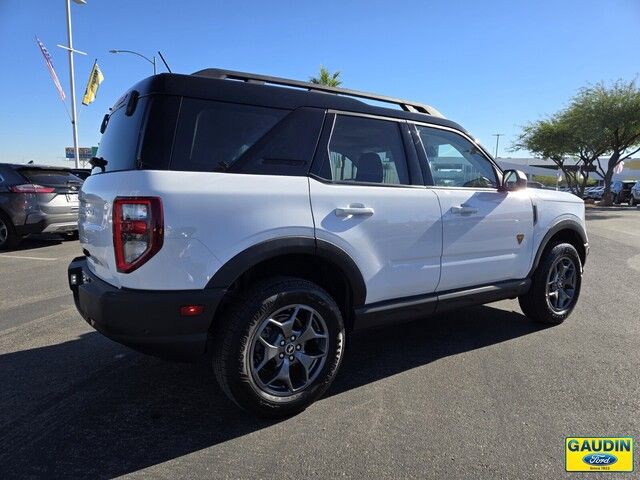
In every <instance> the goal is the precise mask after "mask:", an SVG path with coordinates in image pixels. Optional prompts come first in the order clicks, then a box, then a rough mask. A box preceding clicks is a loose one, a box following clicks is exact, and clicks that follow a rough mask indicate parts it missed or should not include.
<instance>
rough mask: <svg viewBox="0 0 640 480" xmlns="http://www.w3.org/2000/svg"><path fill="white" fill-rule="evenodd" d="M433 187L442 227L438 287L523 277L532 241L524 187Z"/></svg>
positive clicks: (529, 204)
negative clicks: (438, 202)
mask: <svg viewBox="0 0 640 480" xmlns="http://www.w3.org/2000/svg"><path fill="white" fill-rule="evenodd" d="M434 191H435V192H436V194H437V195H438V198H439V199H440V204H441V207H442V223H443V229H444V234H443V250H442V275H441V279H440V283H439V285H438V291H447V290H454V289H458V288H464V287H470V286H474V285H484V284H488V283H492V282H498V281H504V280H515V279H521V278H525V277H526V276H527V273H528V271H529V267H530V265H531V261H532V254H533V245H534V238H533V208H532V205H531V199H530V197H529V194H528V191H527V190H521V191H515V192H500V191H497V190H492V189H481V190H474V189H469V188H459V189H453V188H438V189H434ZM462 209H466V210H462ZM467 212H468V213H467Z"/></svg>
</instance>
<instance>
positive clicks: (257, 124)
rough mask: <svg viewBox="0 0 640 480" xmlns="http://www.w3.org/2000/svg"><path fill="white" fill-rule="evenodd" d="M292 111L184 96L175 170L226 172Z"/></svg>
mask: <svg viewBox="0 0 640 480" xmlns="http://www.w3.org/2000/svg"><path fill="white" fill-rule="evenodd" d="M287 113H289V111H288V110H281V109H274V108H266V107H257V106H250V105H240V104H234V103H224V102H213V101H207V100H198V99H192V98H184V99H183V101H182V107H181V110H180V118H179V120H178V130H177V135H176V139H175V146H174V152H173V155H172V157H171V169H172V170H188V171H203V172H211V171H225V170H228V169H229V168H230V167H231V166H232V165H233V164H234V162H236V161H237V160H238V159H239V158H240V157H241V156H242V154H243V153H245V152H246V151H247V150H249V149H250V148H251V147H252V146H253V145H254V144H255V143H256V142H258V141H259V140H260V139H261V138H262V137H263V136H264V135H266V134H267V133H268V132H269V131H270V130H271V129H272V128H273V127H274V126H275V125H276V124H277V123H278V122H279V121H280V120H282V118H284V116H285V115H286V114H287Z"/></svg>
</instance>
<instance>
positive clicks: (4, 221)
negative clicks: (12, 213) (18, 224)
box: [0, 212, 21, 250]
mask: <svg viewBox="0 0 640 480" xmlns="http://www.w3.org/2000/svg"><path fill="white" fill-rule="evenodd" d="M20 240H21V238H20V236H19V235H18V234H17V233H16V229H15V227H14V226H13V223H12V222H11V220H10V219H9V217H7V216H6V215H5V214H4V213H2V212H0V250H4V249H7V248H15V247H17V246H18V244H19V243H20Z"/></svg>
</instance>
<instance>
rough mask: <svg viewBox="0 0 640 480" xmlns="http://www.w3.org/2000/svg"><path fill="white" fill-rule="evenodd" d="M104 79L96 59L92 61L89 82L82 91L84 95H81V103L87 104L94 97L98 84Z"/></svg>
mask: <svg viewBox="0 0 640 480" xmlns="http://www.w3.org/2000/svg"><path fill="white" fill-rule="evenodd" d="M103 80H104V76H103V75H102V72H101V71H100V67H99V66H98V61H97V60H96V61H95V62H94V63H93V68H92V69H91V74H90V75H89V82H88V83H87V89H86V90H85V92H84V97H82V104H83V105H89V104H90V103H91V102H93V101H94V100H95V99H96V93H98V86H99V85H100V84H101V83H102V81H103Z"/></svg>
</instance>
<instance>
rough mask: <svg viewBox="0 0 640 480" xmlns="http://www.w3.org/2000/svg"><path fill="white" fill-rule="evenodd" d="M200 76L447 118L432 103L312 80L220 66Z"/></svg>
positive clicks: (201, 71) (199, 72) (200, 73)
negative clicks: (370, 102)
mask: <svg viewBox="0 0 640 480" xmlns="http://www.w3.org/2000/svg"><path fill="white" fill-rule="evenodd" d="M192 75H195V76H198V77H207V78H217V79H219V80H225V79H230V80H240V81H243V82H247V83H258V84H265V83H268V84H271V85H283V86H286V87H296V88H302V89H305V90H309V91H315V92H325V93H333V94H336V95H345V96H348V97H356V98H366V99H368V100H375V101H378V102H384V103H391V104H394V105H398V106H399V107H400V108H401V109H402V110H404V111H405V112H417V113H426V114H427V115H433V116H434V117H440V118H445V117H444V115H442V114H441V113H440V112H439V111H438V110H436V109H435V108H433V107H432V106H430V105H424V104H421V103H415V102H410V101H407V100H401V99H399V98H393V97H386V96H384V95H376V94H375V93H367V92H359V91H357V90H348V89H346V88H336V87H328V86H326V85H319V84H317V83H311V82H301V81H300V80H290V79H288V78H280V77H270V76H268V75H259V74H255V73H245V72H234V71H232V70H223V69H220V68H206V69H204V70H200V71H197V72H194V73H192Z"/></svg>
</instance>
